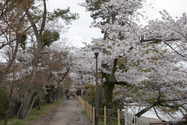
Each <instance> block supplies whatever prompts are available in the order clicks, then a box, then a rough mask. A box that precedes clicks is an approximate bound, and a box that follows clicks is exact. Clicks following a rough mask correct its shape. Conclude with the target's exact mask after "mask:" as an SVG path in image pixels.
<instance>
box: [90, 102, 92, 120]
mask: <svg viewBox="0 0 187 125" xmlns="http://www.w3.org/2000/svg"><path fill="white" fill-rule="evenodd" d="M90 121H92V106H91V105H90Z"/></svg>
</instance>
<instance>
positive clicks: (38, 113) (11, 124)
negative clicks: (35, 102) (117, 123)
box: [0, 98, 63, 125]
mask: <svg viewBox="0 0 187 125" xmlns="http://www.w3.org/2000/svg"><path fill="white" fill-rule="evenodd" d="M62 100H63V98H62V99H60V100H58V101H56V102H53V103H50V104H45V105H42V106H41V108H40V110H38V109H37V108H33V109H32V111H31V113H30V115H29V116H27V117H26V119H25V120H20V119H16V118H13V119H9V120H8V125H32V123H34V122H35V121H37V120H39V119H41V118H42V117H44V116H46V115H47V114H48V112H49V111H50V110H52V109H53V108H54V107H55V106H56V105H58V104H59V103H60V102H61V101H62ZM0 125H4V121H0Z"/></svg>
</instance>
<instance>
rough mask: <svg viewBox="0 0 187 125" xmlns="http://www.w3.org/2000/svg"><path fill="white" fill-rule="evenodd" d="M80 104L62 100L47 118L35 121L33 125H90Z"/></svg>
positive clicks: (74, 100)
mask: <svg viewBox="0 0 187 125" xmlns="http://www.w3.org/2000/svg"><path fill="white" fill-rule="evenodd" d="M82 111H83V109H82V106H81V104H80V102H79V101H78V100H77V99H76V98H72V97H70V99H69V100H67V99H65V100H63V101H62V102H61V103H60V104H59V105H58V106H56V107H55V109H53V110H52V111H51V112H50V113H49V115H48V116H46V117H45V118H43V119H41V120H39V121H37V122H36V123H34V125H92V124H91V122H89V120H88V118H87V116H85V115H83V114H82V113H81V112H82Z"/></svg>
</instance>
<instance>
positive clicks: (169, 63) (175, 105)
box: [74, 0, 186, 116]
mask: <svg viewBox="0 0 187 125" xmlns="http://www.w3.org/2000/svg"><path fill="white" fill-rule="evenodd" d="M132 3H133V5H134V6H130V5H131V4H132ZM81 5H82V6H84V7H86V9H87V10H88V11H90V12H91V16H92V17H93V18H94V22H93V23H92V26H94V27H97V28H100V29H101V30H102V32H103V33H104V37H103V39H95V40H93V43H94V44H95V45H97V46H101V47H102V48H103V51H102V53H101V54H100V55H99V64H101V65H99V72H100V73H102V74H103V81H104V83H103V88H104V100H103V101H104V102H103V103H104V105H106V106H107V107H108V108H110V107H112V102H113V99H114V97H113V90H114V88H115V86H116V85H123V86H125V87H132V88H133V89H134V90H136V89H135V88H139V89H138V90H137V93H135V91H128V90H127V89H126V90H124V91H125V94H128V95H131V94H132V95H133V96H134V97H133V99H134V100H136V98H137V102H138V103H140V102H143V103H146V104H149V106H148V107H146V109H144V110H142V111H140V112H139V113H137V116H140V115H142V114H143V113H145V112H146V111H148V110H149V109H150V108H151V107H154V108H155V109H156V108H157V109H158V110H162V111H165V112H166V111H167V110H166V107H167V108H170V109H175V110H177V109H179V108H181V109H182V112H183V111H184V110H186V109H185V108H183V106H184V104H185V100H186V98H185V97H184V95H185V93H184V89H182V88H183V87H184V86H185V83H186V72H185V71H184V70H183V69H185V67H184V65H182V63H183V59H184V55H183V54H185V53H183V54H181V52H183V51H182V50H180V52H178V51H179V49H178V48H177V46H178V45H179V44H180V45H182V41H181V38H182V37H181V36H184V34H183V35H181V33H178V32H179V31H177V32H176V34H177V33H178V35H174V34H173V32H174V31H173V32H171V28H173V27H171V26H170V25H169V24H168V23H167V22H166V23H163V22H162V21H150V24H149V25H147V26H146V27H145V28H144V29H142V28H141V27H140V26H138V25H137V24H136V23H135V22H134V21H133V19H134V18H132V17H134V16H135V15H136V14H137V13H136V10H137V9H138V8H141V3H140V1H121V0H120V1H116V0H115V1H113V0H108V1H102V0H101V1H100V0H98V1H97V0H96V1H94V0H93V1H86V3H83V4H81ZM128 5H129V6H128ZM131 14H132V15H131ZM179 22H182V21H181V20H180V21H179ZM162 24H164V25H165V27H164V26H162ZM173 24H176V23H173ZM181 26H182V25H181ZM166 28H168V29H170V30H167V29H166ZM181 28H182V27H181ZM157 29H158V30H157ZM176 29H177V27H175V28H173V30H176ZM179 29H180V28H179ZM180 30H181V29H180ZM182 31H183V30H182ZM164 33H165V34H164ZM180 35H181V36H180ZM165 36H167V37H165ZM179 36H180V37H179ZM140 38H141V39H140ZM163 38H164V39H163ZM184 38H185V37H184ZM184 38H183V39H184ZM150 39H151V41H152V42H153V43H160V42H161V41H162V42H165V43H164V44H165V45H167V46H164V44H156V45H155V46H151V45H150V46H147V44H146V45H145V44H144V45H143V42H145V41H146V40H149V41H150ZM164 40H165V41H164ZM168 41H171V42H170V43H172V42H176V41H178V44H177V45H176V44H170V46H169V47H168ZM171 45H173V47H172V46H171ZM183 45H184V43H183ZM180 47H181V48H182V46H180ZM169 48H170V49H169ZM174 48H176V50H175V51H174V52H173V51H172V50H174ZM183 49H185V48H184V47H183ZM177 50H178V51H177ZM79 54H81V56H82V57H85V58H84V59H83V58H81V59H83V61H84V62H86V63H84V64H82V63H81V61H82V60H79V61H80V63H79V65H78V66H77V74H74V78H75V79H76V80H77V81H79V82H80V83H81V80H84V81H82V83H83V82H85V78H84V77H86V79H90V78H94V75H92V72H93V73H94V67H93V66H94V60H93V59H92V58H94V55H92V56H90V55H91V54H90V52H88V51H86V50H83V51H81V52H80V53H79ZM176 55H180V56H176ZM81 56H80V57H81ZM181 57H183V58H181ZM86 58H88V61H87V59H86ZM81 64H82V65H81ZM79 67H80V68H79ZM84 67H85V69H84ZM85 74H86V75H85ZM83 76H84V77H83ZM92 76H93V77H92ZM86 82H89V81H86ZM92 82H94V80H92ZM122 91H123V90H122ZM131 92H134V93H131ZM138 92H139V93H140V95H141V97H138ZM178 92H179V93H180V94H178ZM143 93H146V94H143ZM174 93H175V94H174ZM149 94H150V95H152V96H149ZM170 95H174V96H173V97H171V98H168V96H170ZM125 98H126V96H124V97H123V99H124V100H125ZM138 100H139V101H138ZM162 100H164V101H163V102H162ZM149 101H150V102H149ZM163 107H165V108H163Z"/></svg>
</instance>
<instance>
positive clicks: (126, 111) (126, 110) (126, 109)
mask: <svg viewBox="0 0 187 125" xmlns="http://www.w3.org/2000/svg"><path fill="white" fill-rule="evenodd" d="M127 113H128V108H125V125H127Z"/></svg>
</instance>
